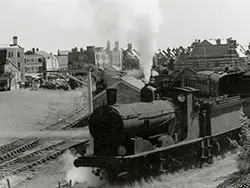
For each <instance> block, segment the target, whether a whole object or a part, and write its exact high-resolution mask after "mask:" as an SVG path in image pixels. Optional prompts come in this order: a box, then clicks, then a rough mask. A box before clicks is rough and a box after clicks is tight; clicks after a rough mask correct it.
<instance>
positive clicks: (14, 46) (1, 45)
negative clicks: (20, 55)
mask: <svg viewBox="0 0 250 188" xmlns="http://www.w3.org/2000/svg"><path fill="white" fill-rule="evenodd" d="M5 48H22V47H21V46H19V45H13V44H0V49H5Z"/></svg>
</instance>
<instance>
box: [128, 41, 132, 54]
mask: <svg viewBox="0 0 250 188" xmlns="http://www.w3.org/2000/svg"><path fill="white" fill-rule="evenodd" d="M128 51H129V52H130V53H132V43H128Z"/></svg>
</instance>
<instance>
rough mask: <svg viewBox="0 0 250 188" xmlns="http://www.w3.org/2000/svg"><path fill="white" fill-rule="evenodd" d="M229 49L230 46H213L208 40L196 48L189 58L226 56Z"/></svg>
mask: <svg viewBox="0 0 250 188" xmlns="http://www.w3.org/2000/svg"><path fill="white" fill-rule="evenodd" d="M229 49H230V45H229V44H220V45H213V44H211V43H210V42H208V41H207V40H204V41H203V42H201V43H200V44H197V45H196V46H195V47H194V49H193V50H192V52H191V54H190V55H189V57H204V56H206V57H219V56H224V55H225V54H226V53H227V51H228V50H229Z"/></svg>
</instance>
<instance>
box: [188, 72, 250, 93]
mask: <svg viewBox="0 0 250 188" xmlns="http://www.w3.org/2000/svg"><path fill="white" fill-rule="evenodd" d="M185 85H186V86H190V87H194V88H197V89H199V90H200V96H201V97H219V96H222V95H244V94H247V93H250V89H248V88H249V87H247V86H249V85H250V77H249V76H248V75H247V74H246V73H245V72H239V73H226V72H214V71H200V72H197V73H196V74H195V75H193V76H192V77H191V78H189V79H187V80H186V82H185Z"/></svg>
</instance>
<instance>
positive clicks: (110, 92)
mask: <svg viewBox="0 0 250 188" xmlns="http://www.w3.org/2000/svg"><path fill="white" fill-rule="evenodd" d="M116 102H117V89H116V88H107V104H108V105H113V104H116Z"/></svg>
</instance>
